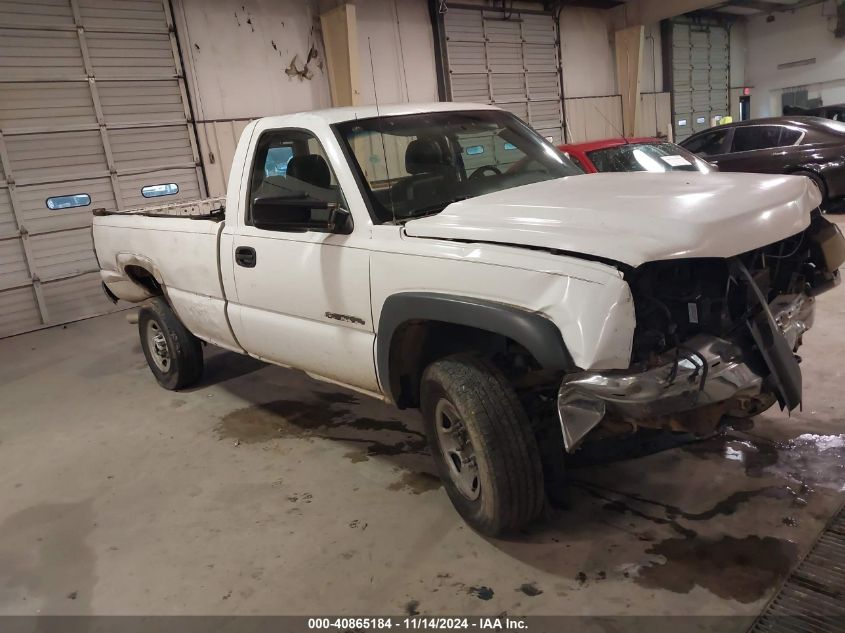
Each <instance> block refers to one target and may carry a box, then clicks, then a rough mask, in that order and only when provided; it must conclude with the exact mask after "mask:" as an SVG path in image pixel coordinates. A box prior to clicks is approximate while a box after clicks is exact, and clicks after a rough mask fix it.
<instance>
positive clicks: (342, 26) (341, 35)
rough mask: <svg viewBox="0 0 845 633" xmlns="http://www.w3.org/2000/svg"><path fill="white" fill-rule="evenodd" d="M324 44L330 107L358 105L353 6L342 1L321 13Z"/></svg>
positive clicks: (355, 29)
mask: <svg viewBox="0 0 845 633" xmlns="http://www.w3.org/2000/svg"><path fill="white" fill-rule="evenodd" d="M320 25H321V26H322V29H323V46H324V48H325V51H326V67H327V70H328V73H329V88H330V89H331V94H332V105H333V106H349V105H358V103H359V102H360V99H361V90H360V74H359V69H358V60H359V59H360V56H359V54H358V24H357V20H356V17H355V5H353V4H348V3H344V4H341V5H340V6H338V7H335V8H334V9H331V10H329V11H326V12H325V13H321V14H320Z"/></svg>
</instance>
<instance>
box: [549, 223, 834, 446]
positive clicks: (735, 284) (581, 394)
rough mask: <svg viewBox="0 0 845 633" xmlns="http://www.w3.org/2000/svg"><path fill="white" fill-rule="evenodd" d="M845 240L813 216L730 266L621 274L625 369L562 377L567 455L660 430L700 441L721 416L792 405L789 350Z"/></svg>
mask: <svg viewBox="0 0 845 633" xmlns="http://www.w3.org/2000/svg"><path fill="white" fill-rule="evenodd" d="M843 262H845V239H843V236H842V233H841V232H840V230H839V228H838V227H837V226H836V225H835V224H832V223H831V222H829V221H827V220H826V219H825V218H824V217H822V216H821V214H819V213H818V211H816V212H814V213H813V216H812V220H811V222H810V225H809V226H808V227H807V228H806V229H805V230H804V231H802V232H800V233H798V234H796V235H793V236H791V237H789V238H787V239H784V240H780V241H778V242H775V243H773V244H770V245H768V246H764V247H762V248H757V249H754V250H751V251H748V252H746V253H742V254H740V255H738V256H736V257H731V258H727V259H723V258H695V259H671V260H662V261H656V262H648V263H646V264H643V265H641V266H639V267H637V268H635V269H633V270H632V271H630V272H629V273H627V274H626V281H627V282H628V284H629V286H630V288H631V293H632V296H633V299H634V307H635V312H636V329H635V331H634V338H633V345H632V354H631V365H630V367H629V368H628V369H626V370H607V371H586V372H579V373H576V374H571V375H568V376H566V378H565V379H564V380H563V383H562V384H561V386H560V389H559V392H558V396H557V408H558V414H559V418H560V423H561V427H562V431H563V438H564V444H565V447H566V450H567V451H568V452H572V451H574V450H576V449H577V448H578V446H579V445H580V444H581V443H582V442H583V441H584V440H585V439H588V436H589V439H599V438H601V437H606V436H611V435H618V434H624V433H630V432H634V431H636V430H637V429H639V428H662V429H671V430H677V431H687V432H692V433H695V434H697V435H705V434H707V433H710V432H712V431H713V430H714V429H715V428H716V427H717V426H718V424H719V423H720V421H721V420H722V418H723V417H724V416H726V415H730V416H735V417H749V416H752V415H755V414H757V413H761V412H762V411H764V410H766V409H767V408H768V407H770V406H772V405H773V404H774V403H776V402H777V403H779V404H780V406H781V408H782V409H787V410H789V411H792V410H793V409H795V408H796V407H798V406H800V405H801V398H802V384H801V370H800V367H799V363H800V357H799V356H797V355H796V351H797V350H798V348H799V347H800V345H801V343H802V337H803V334H804V333H805V332H806V331H807V330H808V329H809V328H810V327H811V326H812V324H813V314H814V309H815V297H816V296H817V295H818V294H820V293H821V292H824V291H825V290H828V289H830V288H832V287H834V286H835V285H837V284H838V283H839V280H840V278H839V271H838V268H839V266H840V265H841V264H842V263H843Z"/></svg>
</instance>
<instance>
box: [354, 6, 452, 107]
mask: <svg viewBox="0 0 845 633" xmlns="http://www.w3.org/2000/svg"><path fill="white" fill-rule="evenodd" d="M355 11H356V16H357V19H358V50H359V53H360V56H361V59H360V64H359V72H360V82H361V86H360V89H361V95H360V102H361V103H363V104H368V103H369V104H372V103H375V102H376V99H375V90H374V88H373V81H374V80H373V71H375V87H376V88H377V90H378V99H379V102H380V103H408V102H423V103H424V102H429V101H437V100H438V95H437V69H436V66H435V63H434V35H433V33H432V30H431V18H430V16H429V13H428V4H427V2H426V1H425V0H356V2H355ZM370 48H372V51H373V55H372V65H371V64H370V61H371V60H370Z"/></svg>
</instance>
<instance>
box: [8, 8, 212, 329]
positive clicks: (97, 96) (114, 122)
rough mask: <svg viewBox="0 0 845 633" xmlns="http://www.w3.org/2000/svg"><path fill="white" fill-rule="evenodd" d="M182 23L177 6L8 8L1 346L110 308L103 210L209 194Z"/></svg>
mask: <svg viewBox="0 0 845 633" xmlns="http://www.w3.org/2000/svg"><path fill="white" fill-rule="evenodd" d="M172 23H173V22H172V19H171V15H170V8H169V4H168V2H167V1H166V0H165V1H164V2H162V0H29V1H17V2H10V1H8V0H5V1H4V0H0V159H2V160H0V166H1V167H0V336H8V335H10V334H15V333H18V332H24V331H27V330H32V329H35V328H38V327H41V326H43V325H51V324H56V323H63V322H66V321H71V320H74V319H78V318H82V317H85V316H91V315H94V314H100V313H103V312H106V311H108V310H110V309H111V308H112V305H111V304H110V303H109V302H108V301H106V299H105V297H104V296H103V294H102V291H101V290H100V284H99V275H98V274H97V273H96V270H97V262H96V260H95V257H94V253H93V250H92V243H91V228H90V226H91V211H92V209H95V208H98V207H104V208H106V209H114V208H115V207H116V206H118V207H126V206H138V205H142V204H145V203H153V202H157V201H158V202H161V201H163V200H164V199H167V200H174V199H179V198H185V199H189V198H196V197H199V196H200V195H201V187H200V182H201V173H200V171H199V169H200V168H199V167H198V164H199V163H198V161H199V158H198V155H197V150H196V141H195V139H194V134H193V129H192V127H191V125H189V123H188V120H189V110H188V107H187V105H186V96H185V89H184V83H183V81H182V79H181V75H182V72H181V62H180V60H179V52H178V47H177V44H176V40H175V35H174V33H173V29H172V28H171V26H172ZM145 187H147V189H145V193H142V189H143V188H145ZM149 187H152V188H149ZM156 194H159V195H161V194H165V195H167V198H160V197H158V196H157V195H156ZM150 198H153V199H150Z"/></svg>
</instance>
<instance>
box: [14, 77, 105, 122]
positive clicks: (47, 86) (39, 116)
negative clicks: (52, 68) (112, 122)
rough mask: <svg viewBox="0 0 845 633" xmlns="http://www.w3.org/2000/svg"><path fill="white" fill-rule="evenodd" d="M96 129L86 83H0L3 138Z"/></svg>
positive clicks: (95, 119)
mask: <svg viewBox="0 0 845 633" xmlns="http://www.w3.org/2000/svg"><path fill="white" fill-rule="evenodd" d="M96 125H97V114H96V113H95V112H94V102H93V101H92V100H91V90H90V88H89V87H88V84H87V83H86V82H83V81H78V82H67V81H64V82H61V81H49V82H38V83H36V82H17V83H10V82H7V83H0V129H2V130H3V133H4V134H13V133H14V132H17V131H23V130H27V129H45V128H56V127H67V128H73V127H79V126H87V127H94V126H96Z"/></svg>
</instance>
